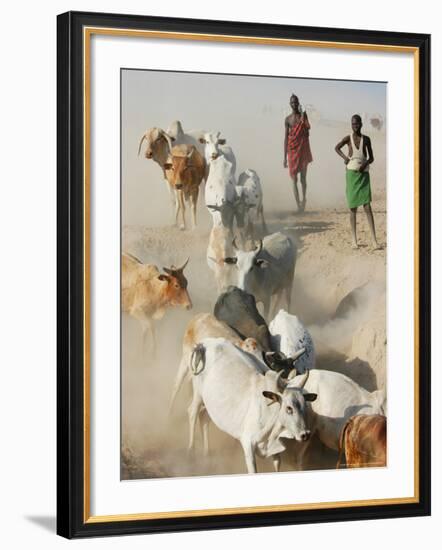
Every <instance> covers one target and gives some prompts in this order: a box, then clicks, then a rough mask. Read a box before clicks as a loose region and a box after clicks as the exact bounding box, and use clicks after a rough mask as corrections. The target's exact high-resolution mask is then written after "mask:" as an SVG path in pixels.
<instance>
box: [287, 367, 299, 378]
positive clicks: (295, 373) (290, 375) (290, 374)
mask: <svg viewBox="0 0 442 550" xmlns="http://www.w3.org/2000/svg"><path fill="white" fill-rule="evenodd" d="M297 374H298V371H297V370H296V369H292V370H291V371H290V372H289V374H288V376H287V380H291V379H292V378H295V376H296V375H297Z"/></svg>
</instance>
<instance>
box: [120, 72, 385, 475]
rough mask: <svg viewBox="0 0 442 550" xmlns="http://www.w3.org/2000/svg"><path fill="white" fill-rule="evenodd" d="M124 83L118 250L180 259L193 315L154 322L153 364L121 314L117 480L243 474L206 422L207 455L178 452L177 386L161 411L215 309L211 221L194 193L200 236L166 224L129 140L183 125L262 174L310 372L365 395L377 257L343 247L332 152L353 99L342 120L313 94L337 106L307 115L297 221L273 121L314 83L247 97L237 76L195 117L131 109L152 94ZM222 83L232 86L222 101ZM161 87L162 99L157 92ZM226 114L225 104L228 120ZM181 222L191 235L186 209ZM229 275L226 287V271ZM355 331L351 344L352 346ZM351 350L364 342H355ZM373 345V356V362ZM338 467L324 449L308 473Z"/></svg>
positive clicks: (381, 286)
mask: <svg viewBox="0 0 442 550" xmlns="http://www.w3.org/2000/svg"><path fill="white" fill-rule="evenodd" d="M140 72H142V71H140ZM132 73H137V71H129V73H128V75H127V80H123V95H122V102H123V103H122V120H123V126H122V248H123V251H127V252H130V253H132V254H134V255H136V256H137V257H139V258H140V259H142V260H143V261H144V262H147V263H154V264H155V265H157V266H158V267H159V268H162V267H168V266H170V265H172V264H175V265H179V264H181V263H183V262H184V261H185V259H186V258H187V257H190V261H189V264H188V266H187V267H186V269H185V275H186V277H187V279H188V281H189V287H188V288H189V293H190V295H191V299H192V302H193V309H192V310H191V311H184V310H179V309H171V310H168V311H167V313H166V315H165V316H164V318H163V319H161V320H159V321H156V322H155V326H156V338H157V342H156V354H154V352H153V346H152V342H150V341H147V342H144V343H143V338H142V332H141V327H140V324H139V323H138V322H137V321H136V320H134V319H132V318H130V317H128V316H127V315H126V314H122V318H121V322H122V403H121V405H122V468H121V477H122V479H142V478H152V477H174V476H192V475H209V474H233V473H244V472H245V471H246V469H245V464H244V458H243V454H242V450H241V448H240V445H239V443H238V442H236V441H235V440H233V439H232V438H230V437H228V436H227V435H226V434H224V433H222V432H220V431H219V430H218V429H217V428H216V427H215V426H214V425H213V424H211V426H210V448H211V452H210V454H209V456H208V457H204V455H203V452H202V445H201V437H200V434H198V433H197V440H196V450H195V451H193V452H189V451H188V450H187V439H188V421H187V406H188V404H189V400H190V388H189V385H188V384H187V385H186V384H185V385H184V387H183V388H182V390H181V392H180V393H179V395H178V399H177V400H176V402H175V405H174V408H173V410H172V411H169V400H170V396H171V391H172V386H173V380H174V378H175V375H176V373H177V370H178V365H179V362H180V358H181V347H182V337H183V334H184V331H185V327H186V325H187V323H188V322H189V321H190V319H191V318H192V317H193V316H195V315H196V314H197V313H200V312H212V311H213V306H214V303H215V301H216V298H217V290H216V285H215V281H214V277H213V275H212V272H211V271H210V270H209V268H208V266H207V261H206V249H207V244H208V237H209V231H210V228H211V217H210V215H209V213H208V212H207V209H206V208H205V207H204V200H203V198H204V197H203V194H204V193H203V190H202V192H201V193H200V198H199V205H198V211H197V221H198V226H197V228H196V229H195V230H190V229H186V230H185V231H179V230H178V229H177V228H176V227H175V226H174V225H173V221H174V216H173V208H172V204H171V200H170V196H169V192H168V190H167V187H166V183H165V182H164V180H163V177H162V171H161V169H160V168H159V166H158V165H157V164H156V163H154V162H153V161H152V160H146V159H145V158H144V157H143V156H142V155H140V157H137V150H138V142H139V139H140V137H141V135H142V133H143V132H144V131H145V130H146V129H147V128H150V127H152V126H159V127H163V128H164V129H166V128H167V127H168V125H169V124H170V122H172V120H175V119H179V120H181V121H182V123H183V126H184V129H185V130H186V129H191V128H204V129H208V130H211V129H215V130H220V131H221V132H222V136H223V137H225V138H226V139H227V144H228V145H230V146H231V147H232V149H233V150H234V152H235V154H236V157H237V166H238V169H237V175H238V174H239V173H240V172H241V171H243V170H245V169H246V168H252V169H254V170H256V172H257V173H258V174H259V176H260V179H261V183H262V187H263V194H264V212H265V216H266V221H267V225H268V231H269V233H272V232H274V231H283V232H284V233H286V234H287V235H289V236H290V237H291V238H292V239H293V241H294V242H295V243H296V245H297V248H298V259H297V265H296V271H295V282H294V287H293V291H292V310H291V313H295V314H296V315H298V316H299V317H300V319H301V320H302V321H303V322H304V323H305V324H306V325H307V326H308V327H309V329H310V330H311V333H312V336H313V339H314V341H315V345H316V346H317V349H318V365H317V366H318V367H319V368H329V369H331V370H336V371H339V372H345V374H348V375H350V376H352V377H353V378H354V379H355V380H357V381H359V383H361V384H362V385H363V386H365V387H366V388H367V389H370V390H372V389H376V388H377V387H384V384H385V338H384V337H380V336H379V334H378V333H379V331H380V332H382V330H383V331H384V332H385V251H384V250H383V251H377V252H376V253H374V252H373V253H372V252H370V250H369V248H368V247H366V246H365V244H363V245H362V246H361V249H360V251H357V252H355V251H352V250H351V249H350V235H349V228H348V213H347V209H346V206H345V172H344V165H343V162H342V160H341V159H340V158H339V157H338V156H337V155H336V153H335V152H334V146H335V145H336V143H337V142H338V141H339V140H340V139H342V138H343V137H344V136H345V135H348V134H349V132H350V127H349V120H350V117H351V115H352V114H353V112H354V111H355V110H356V107H357V102H355V101H354V100H353V102H352V104H351V107H354V109H352V110H351V111H350V112H345V116H344V113H343V112H344V111H345V109H344V108H343V107H342V105H341V103H342V102H343V101H344V100H341V102H340V103H339V102H338V101H337V100H336V98H334V99H333V97H332V99H330V96H328V98H327V97H324V105H325V104H326V103H327V102H330V101H331V103H333V102H335V103H336V104H338V103H339V105H341V106H340V109H336V117H334V118H333V113H330V112H329V113H327V112H326V111H327V109H326V108H325V106H324V115H322V113H321V105H320V104H319V101H320V100H319V99H318V100H316V104H315V107H316V109H315V111H314V116H313V109H312V117H311V132H310V144H311V149H312V154H313V159H314V161H313V163H312V164H311V165H310V166H309V169H308V179H307V181H308V194H307V211H306V213H305V214H295V201H294V198H293V192H292V183H291V182H290V179H289V176H288V171H287V169H284V168H283V139H284V124H283V122H284V116H286V115H287V114H288V111H287V105H288V100H289V96H290V94H291V93H292V92H293V91H296V90H298V89H300V88H302V89H303V90H304V93H305V94H307V95H308V91H309V89H310V88H311V90H313V89H314V90H317V89H319V90H320V89H321V85H323V86H326V85H325V84H323V83H321V82H315V81H311V82H310V81H309V86H310V88H308V86H307V84H306V83H305V82H302V86H301V81H299V82H298V81H296V82H293V79H281V80H286V81H287V82H280V81H278V82H277V86H276V85H275V86H276V87H275V89H273V88H272V86H271V84H272V83H271V82H266V83H265V85H263V86H262V87H263V90H261V91H260V90H258V91H256V79H254V80H253V82H251V84H250V86H249V87H248V84H247V83H243V84H242V87H240V88H239V87H238V86H237V87H235V86H236V84H235V86H234V83H235V82H236V81H235V78H238V77H229V78H228V79H227V80H228V82H227V84H226V83H224V85H223V86H219V85H218V84H219V82H220V81H219V80H216V79H215V81H214V87H213V89H212V88H210V86H209V84H208V82H207V80H206V82H205V88H204V90H205V92H206V93H207V94H208V95H209V96H210V94H209V92H208V90H209V88H210V90H209V91H210V93H211V94H212V95H211V96H210V97H211V98H212V101H213V105H212V107H211V103H210V102H209V101H207V99H204V100H203V99H201V101H200V102H199V107H200V109H199V110H198V109H195V103H196V104H198V99H195V98H193V100H192V101H193V103H192V107H189V106H187V105H186V104H185V101H183V100H181V102H180V105H179V106H178V105H175V103H174V102H173V101H170V102H169V103H168V101H169V100H168V99H167V98H165V99H164V102H163V103H164V104H163V103H161V102H160V104H158V105H157V106H155V105H152V100H151V101H150V102H147V101H144V100H141V99H140V98H142V97H144V98H145V97H149V95H148V93H149V92H148V90H149V86H151V85H152V79H154V78H155V76H154V75H153V74H152V73H150V72H147V73H145V74H144V77H143V75H141V76H140V75H138V74H132ZM164 78H166V77H164ZM223 78H224V77H223ZM226 78H227V77H226ZM131 79H132V80H133V82H132V80H131ZM191 80H192V79H190V81H191ZM264 80H269V81H270V80H271V79H264ZM298 84H299V85H298ZM346 84H348V85H350V83H346ZM230 85H231V86H233V88H232V90H231V93H229V95H228V97H226V96H225V94H226V90H228V87H229V86H230ZM189 86H190V85H189ZM192 86H193V87H192V88H189V90H191V91H193V92H195V89H197V87H198V86H197V85H196V84H193V85H192ZM249 88H250V89H251V90H254V91H255V95H254V96H251V97H252V100H250V101H247V93H246V92H245V91H244V90H246V91H247V90H249ZM160 89H161V91H162V92H163V93H164V94H166V93H167V87H164V88H163V87H161V88H160ZM180 90H181V91H182V93H183V94H186V93H187V94H188V95H187V96H186V97H188V98H189V97H190V91H189V90H188V91H187V92H186V86H181V87H180ZM383 90H384V91H383V92H382V94H381V95H382V98H383V99H382V101H383V103H382V102H381V107H379V105H377V107H378V108H377V110H378V111H381V112H382V105H383V107H384V109H385V88H383ZM143 93H144V94H145V96H143V95H142V94H143ZM217 93H218V94H219V96H220V97H223V102H224V103H223V105H219V97H218V96H217ZM312 93H313V92H312ZM315 93H317V92H315ZM355 93H356V92H355ZM223 94H224V96H223ZM272 94H273V95H272ZM299 94H300V99H301V103H303V102H304V101H305V103H308V97H305V99H304V96H302V95H301V92H299ZM256 96H257V97H256ZM319 97H320V94H319ZM364 97H365V96H364ZM189 101H190V100H189ZM260 101H261V103H260ZM226 103H227V104H228V105H229V108H228V109H227V111H226V106H225V105H226ZM344 103H345V101H344ZM166 106H167V108H166ZM172 107H173V108H172ZM178 107H179V108H178ZM329 107H330V106H328V108H329ZM364 108H367V107H366V106H365V105H361V108H360V110H361V111H362V110H363V109H364ZM372 108H373V109H374V108H375V107H374V106H373V107H372ZM367 109H368V108H367ZM307 110H308V108H307ZM318 112H319V113H321V115H320V116H319V115H318V114H317V113H318ZM364 131H365V132H366V133H368V134H369V135H370V137H371V139H372V143H373V149H374V155H375V162H374V164H373V165H372V167H371V181H372V191H373V197H374V201H373V208H374V215H375V222H376V224H377V229H378V233H379V239H380V241H381V242H382V243H385V242H386V215H385V214H386V212H385V210H386V208H385V203H386V196H385V178H386V170H385V166H386V165H385V146H386V133H385V129H384V128H383V129H382V130H381V131H379V130H375V129H374V128H363V132H364ZM187 221H188V223H189V225H190V212H189V210H188V211H187ZM359 228H360V236H361V240H362V242H363V243H364V242H366V241H367V239H368V233H367V231H368V230H367V226H366V222H365V219H364V218H363V216H362V215H361V216H360V221H359ZM364 239H365V241H364ZM230 269H232V270H234V269H235V267H234V266H232V267H231V268H230ZM232 277H233V279H234V277H235V273H234V271H233V272H232ZM358 289H359V290H358ZM350 293H353V298H349V299H348V302H349V306H348V308H343V309H342V308H341V309H342V311H341V312H340V313H339V311H338V313H339V315H337V314H336V310H337V309H338V310H339V304H340V303H341V302H342V301H343V299H345V297H346V296H347V295H349V294H350ZM344 301H345V300H344ZM361 331H362V332H361ZM364 331H365V332H364ZM367 331H368V332H367ZM370 331H371V332H370ZM358 334H359V339H358V340H357V341H355V335H358ZM381 336H382V335H381ZM361 339H362V340H364V342H365V344H361ZM373 341H374V342H375V343H374V349H375V352H376V355H375V356H373V353H374V352H372V351H371V348H373ZM335 461H336V456H335V454H334V453H333V452H331V451H328V450H327V449H325V447H322V445H321V444H319V443H315V445H313V447H312V450H311V456H310V457H309V462H308V465H307V467H308V468H333V467H334V465H335ZM282 469H283V470H291V469H293V463H292V462H291V461H290V460H289V461H286V462H283V464H282ZM258 471H260V472H265V471H272V463H271V461H265V460H258Z"/></svg>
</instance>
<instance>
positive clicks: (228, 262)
mask: <svg viewBox="0 0 442 550" xmlns="http://www.w3.org/2000/svg"><path fill="white" fill-rule="evenodd" d="M237 261H238V258H224V263H225V264H236V262H237Z"/></svg>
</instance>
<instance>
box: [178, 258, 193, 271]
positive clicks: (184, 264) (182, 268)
mask: <svg viewBox="0 0 442 550" xmlns="http://www.w3.org/2000/svg"><path fill="white" fill-rule="evenodd" d="M189 260H190V256H189V257H188V258H187V260H186V261H185V262H184V263H183V265H182V266H181V267H176V268H175V271H183V270H184V268H185V267H186V265H187V264H188V263H189Z"/></svg>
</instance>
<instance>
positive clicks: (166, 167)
mask: <svg viewBox="0 0 442 550" xmlns="http://www.w3.org/2000/svg"><path fill="white" fill-rule="evenodd" d="M164 170H172V163H171V162H166V163H165V164H164Z"/></svg>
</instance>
